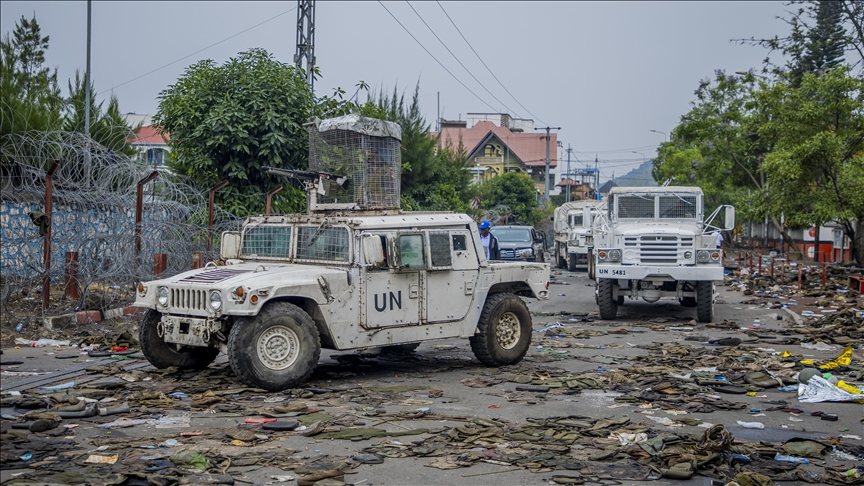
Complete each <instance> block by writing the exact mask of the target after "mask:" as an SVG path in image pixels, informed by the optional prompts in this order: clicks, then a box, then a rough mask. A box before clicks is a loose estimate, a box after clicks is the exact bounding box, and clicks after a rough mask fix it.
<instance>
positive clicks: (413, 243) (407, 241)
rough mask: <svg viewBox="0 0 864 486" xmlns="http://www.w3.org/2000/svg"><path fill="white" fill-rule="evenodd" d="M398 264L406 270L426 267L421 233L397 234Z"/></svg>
mask: <svg viewBox="0 0 864 486" xmlns="http://www.w3.org/2000/svg"><path fill="white" fill-rule="evenodd" d="M399 266H400V267H401V268H403V269H407V270H422V269H425V268H426V251H425V248H424V244H423V235H422V234H402V235H399Z"/></svg>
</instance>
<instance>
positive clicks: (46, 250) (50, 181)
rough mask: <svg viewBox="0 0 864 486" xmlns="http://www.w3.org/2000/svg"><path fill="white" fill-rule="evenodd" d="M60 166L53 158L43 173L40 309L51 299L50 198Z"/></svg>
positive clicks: (45, 307)
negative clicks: (43, 266)
mask: <svg viewBox="0 0 864 486" xmlns="http://www.w3.org/2000/svg"><path fill="white" fill-rule="evenodd" d="M59 168H60V161H59V160H55V161H54V163H53V164H51V168H50V169H48V172H46V173H45V216H46V217H47V218H48V227H47V229H46V230H45V239H44V241H43V243H42V245H43V248H42V261H43V263H44V264H45V274H44V275H43V276H42V310H46V309H48V303H49V302H50V300H51V211H52V206H51V202H52V201H51V198H52V193H53V192H54V174H55V173H56V172H57V169H59Z"/></svg>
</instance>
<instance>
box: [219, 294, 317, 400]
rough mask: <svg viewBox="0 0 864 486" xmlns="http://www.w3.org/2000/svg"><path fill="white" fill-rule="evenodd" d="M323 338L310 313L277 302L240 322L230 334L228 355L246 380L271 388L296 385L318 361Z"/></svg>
mask: <svg viewBox="0 0 864 486" xmlns="http://www.w3.org/2000/svg"><path fill="white" fill-rule="evenodd" d="M320 355H321V339H320V337H319V335H318V328H317V327H315V322H314V321H313V320H312V318H311V317H309V314H307V313H306V312H304V311H303V309H301V308H299V307H297V306H296V305H294V304H289V303H288V302H274V303H271V304H270V305H268V306H267V307H265V308H264V309H263V310H261V312H260V313H259V314H258V315H257V316H256V317H254V318H251V319H247V320H244V321H242V322H237V323H235V324H234V327H233V328H232V329H231V335H230V337H229V338H228V359H229V361H230V363H231V369H233V370H234V374H236V375H237V377H238V378H240V380H241V381H243V383H246V384H248V385H251V386H255V387H259V388H263V389H265V390H269V391H279V390H284V389H286V388H294V387H296V386H298V385H300V384H301V383H303V382H304V381H305V380H306V379H307V378H309V376H310V375H311V374H312V372H313V371H314V370H315V366H317V365H318V357H319V356H320Z"/></svg>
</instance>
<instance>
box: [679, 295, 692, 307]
mask: <svg viewBox="0 0 864 486" xmlns="http://www.w3.org/2000/svg"><path fill="white" fill-rule="evenodd" d="M680 302H681V305H682V306H684V307H696V297H684V298H683V299H681V301H680Z"/></svg>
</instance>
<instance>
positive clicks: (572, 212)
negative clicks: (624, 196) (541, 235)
mask: <svg viewBox="0 0 864 486" xmlns="http://www.w3.org/2000/svg"><path fill="white" fill-rule="evenodd" d="M602 204H603V203H602V202H600V201H594V200H587V201H571V202H567V203H564V204H562V205H561V206H559V207H557V208H555V215H554V216H553V217H552V221H553V223H554V228H555V258H554V260H555V262H557V264H558V268H566V269H568V270H570V271H571V272H573V271H575V270H576V266H577V265H579V264H585V265H590V263H589V261H588V255H589V253H590V250H591V248H592V247H593V246H594V240H593V237H592V235H591V226H590V225H587V224H585V220H584V212H585V208H586V207H587V208H590V209H589V211H591V214H593V215H596V214H597V210H598V209H597V208H599V207H600V206H601V205H602Z"/></svg>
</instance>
